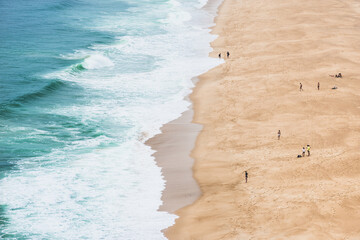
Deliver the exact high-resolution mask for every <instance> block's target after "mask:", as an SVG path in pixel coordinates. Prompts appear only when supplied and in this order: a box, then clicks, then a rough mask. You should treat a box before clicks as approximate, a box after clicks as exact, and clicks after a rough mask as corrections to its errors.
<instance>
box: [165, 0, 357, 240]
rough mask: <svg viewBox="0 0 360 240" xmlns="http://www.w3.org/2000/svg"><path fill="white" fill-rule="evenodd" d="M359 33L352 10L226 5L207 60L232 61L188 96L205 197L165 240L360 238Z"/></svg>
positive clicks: (322, 5) (325, 4)
mask: <svg viewBox="0 0 360 240" xmlns="http://www.w3.org/2000/svg"><path fill="white" fill-rule="evenodd" d="M359 26H360V4H359V3H358V2H357V1H354V0H349V1H346V2H344V1H339V0H328V1H315V0H304V1H294V0H289V1H282V0H273V1H271V2H269V1H263V0H256V1H253V0H252V1H250V0H242V1H236V0H225V1H224V3H223V4H222V6H221V8H220V10H219V16H218V17H217V18H216V27H215V28H214V30H213V33H214V34H219V38H218V39H217V40H215V41H214V42H213V43H212V46H213V48H214V52H213V53H211V56H212V57H217V55H218V53H219V52H222V54H223V56H224V55H225V53H226V51H230V53H231V55H230V59H228V60H226V63H225V64H222V65H220V66H219V67H216V68H214V69H212V70H210V71H209V72H207V73H206V74H204V75H202V76H201V77H200V82H199V83H198V84H197V86H196V88H195V90H194V93H193V94H192V96H191V99H192V101H193V102H194V122H196V123H198V124H202V125H203V130H202V131H201V132H200V134H199V136H198V138H197V140H196V144H195V149H194V150H193V152H192V156H194V158H195V164H194V177H195V179H196V180H197V182H198V183H199V186H200V188H201V191H202V195H201V197H200V198H199V199H198V200H197V201H195V202H194V203H193V204H192V205H190V206H187V207H184V208H182V209H180V210H177V211H175V213H176V214H177V215H179V216H180V217H179V219H177V220H176V223H175V225H174V226H173V227H171V228H169V229H168V230H166V232H165V234H166V236H167V237H168V238H169V239H181V240H184V239H185V240H186V239H204V240H211V239H256V240H258V239H276V240H278V239H326V240H328V239H360V184H359V182H360V91H359V89H360V80H359V79H358V78H359V76H360V68H359V67H358V66H359V63H360V50H359V47H358V46H360V28H359ZM338 72H341V73H342V74H343V78H342V79H338V78H333V77H330V76H329V74H336V73H338ZM300 82H301V83H302V84H303V89H304V91H302V92H300V91H299V84H300ZM318 82H320V90H317V87H316V86H317V83H318ZM334 85H336V86H337V87H338V89H337V90H332V89H331V88H332V87H333V86H334ZM279 129H280V130H281V132H282V136H281V139H280V140H278V139H277V131H278V130H279ZM306 144H310V145H311V156H310V157H304V158H297V157H296V156H297V155H299V154H301V149H302V147H303V146H306ZM244 171H248V172H249V182H248V183H245V181H244ZM175 208H176V207H173V208H172V210H173V209H175Z"/></svg>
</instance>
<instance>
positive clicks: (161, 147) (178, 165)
mask: <svg viewBox="0 0 360 240" xmlns="http://www.w3.org/2000/svg"><path fill="white" fill-rule="evenodd" d="M192 119H193V109H192V106H190V108H189V110H188V111H186V112H184V113H183V114H182V115H181V117H180V118H178V119H176V120H174V121H171V122H169V123H167V124H165V125H164V126H163V127H162V128H161V132H162V133H161V134H158V135H156V136H155V137H153V138H151V139H150V140H148V141H147V142H146V144H147V145H149V146H151V148H152V149H154V150H155V151H156V152H155V153H154V155H153V156H154V157H155V159H156V163H157V165H158V166H159V167H161V170H162V175H163V177H164V179H165V181H166V183H165V190H164V191H163V193H162V199H161V200H162V201H163V204H162V205H161V206H160V208H159V211H166V212H169V213H174V212H175V211H176V210H178V209H180V208H182V207H184V206H186V205H189V204H191V203H193V202H194V201H195V200H196V199H197V198H198V197H199V196H200V188H199V186H198V185H197V183H196V181H195V180H194V178H193V171H192V167H193V162H194V161H193V159H192V158H191V157H190V153H191V151H192V149H193V148H194V144H195V140H196V137H197V135H198V133H199V132H200V130H201V126H200V125H198V124H194V123H191V121H192Z"/></svg>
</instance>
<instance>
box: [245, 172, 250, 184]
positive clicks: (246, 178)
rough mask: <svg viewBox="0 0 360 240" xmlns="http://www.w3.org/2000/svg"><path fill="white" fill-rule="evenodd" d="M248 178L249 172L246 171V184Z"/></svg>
mask: <svg viewBox="0 0 360 240" xmlns="http://www.w3.org/2000/svg"><path fill="white" fill-rule="evenodd" d="M248 177H249V175H248V172H247V171H245V182H246V183H247V180H248Z"/></svg>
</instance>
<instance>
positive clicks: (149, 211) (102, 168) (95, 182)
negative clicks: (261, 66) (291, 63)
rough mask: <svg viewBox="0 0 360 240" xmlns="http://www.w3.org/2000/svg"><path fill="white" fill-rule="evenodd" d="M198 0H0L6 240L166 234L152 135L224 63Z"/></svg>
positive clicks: (1, 230) (0, 203)
mask: <svg viewBox="0 0 360 240" xmlns="http://www.w3.org/2000/svg"><path fill="white" fill-rule="evenodd" d="M205 4H206V1H198V0H182V1H180V0H179V1H176V0H151V1H149V0H136V1H135V0H123V1H120V0H103V1H96V0H86V1H85V0H32V1H28V0H16V1H12V0H1V1H0V238H1V239H129V240H130V239H134V240H135V239H136V240H139V239H164V238H165V237H164V236H163V234H162V233H161V230H162V229H164V228H167V227H169V226H171V225H172V224H173V223H174V220H175V218H176V216H175V215H172V214H169V213H166V212H159V211H157V209H158V207H159V206H160V205H161V200H160V198H161V192H162V190H163V189H164V184H165V180H164V179H163V177H162V175H161V169H160V168H159V167H157V165H156V162H155V160H154V158H153V157H152V156H151V155H152V154H153V150H151V149H150V147H149V146H146V145H145V144H144V143H145V141H146V140H147V139H149V138H151V137H152V136H154V135H156V134H158V133H160V127H161V126H162V125H163V124H165V123H167V122H169V121H171V120H173V119H176V118H177V117H179V116H180V115H181V113H182V112H184V111H185V110H186V109H187V108H188V106H189V105H190V103H189V102H188V101H186V100H184V97H185V96H187V95H188V94H189V93H191V88H192V87H193V86H194V85H193V82H192V78H193V77H195V76H197V75H199V74H201V73H203V72H206V71H207V70H208V69H210V68H212V67H214V66H215V65H217V64H219V60H218V59H211V58H209V57H208V53H209V52H210V51H211V48H210V44H209V43H210V41H212V40H214V38H215V36H214V35H211V34H210V31H209V29H208V27H209V26H211V25H212V21H213V18H214V15H215V12H211V11H207V10H204V9H203V8H202V7H203V6H204V5H205Z"/></svg>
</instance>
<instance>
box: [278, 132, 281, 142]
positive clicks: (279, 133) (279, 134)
mask: <svg viewBox="0 0 360 240" xmlns="http://www.w3.org/2000/svg"><path fill="white" fill-rule="evenodd" d="M280 136H281V131H280V130H279V131H278V140H280Z"/></svg>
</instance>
